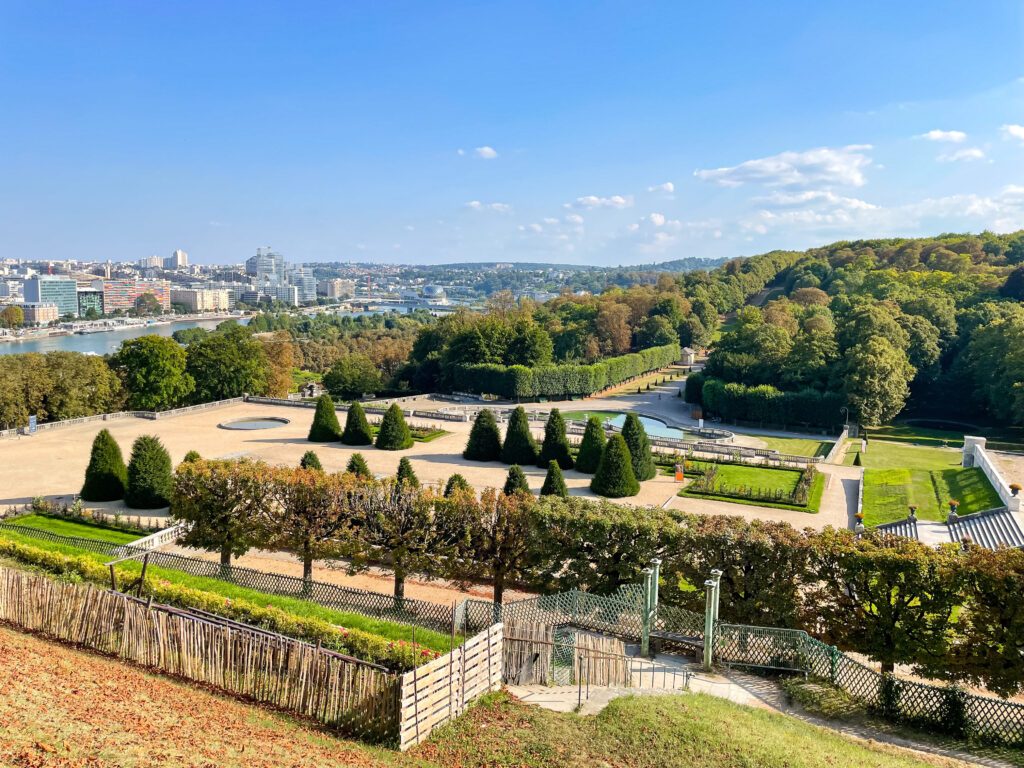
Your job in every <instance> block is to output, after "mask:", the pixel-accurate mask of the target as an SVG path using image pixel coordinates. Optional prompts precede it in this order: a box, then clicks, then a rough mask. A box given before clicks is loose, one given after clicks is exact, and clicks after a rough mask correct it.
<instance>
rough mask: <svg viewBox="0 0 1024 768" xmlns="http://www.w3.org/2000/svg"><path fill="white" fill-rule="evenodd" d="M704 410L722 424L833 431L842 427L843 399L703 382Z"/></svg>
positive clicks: (764, 386) (804, 391) (830, 394)
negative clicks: (803, 426) (751, 423)
mask: <svg viewBox="0 0 1024 768" xmlns="http://www.w3.org/2000/svg"><path fill="white" fill-rule="evenodd" d="M701 394H702V397H703V400H704V410H705V412H707V413H713V414H716V415H717V416H721V417H722V418H723V419H725V420H726V421H756V422H759V423H763V424H778V425H782V426H786V425H790V424H807V425H813V426H818V427H835V426H837V425H839V424H842V423H843V416H842V413H841V412H840V410H839V409H840V408H842V407H843V405H844V399H843V396H842V395H841V394H839V393H836V392H818V391H817V390H813V389H802V390H800V391H798V392H785V391H783V390H781V389H776V388H775V387H773V386H771V385H770V384H761V385H759V386H756V387H748V386H747V385H745V384H739V383H736V382H730V383H728V384H727V383H725V382H724V381H722V380H721V379H707V380H706V381H705V382H704V387H703V390H702V393H701Z"/></svg>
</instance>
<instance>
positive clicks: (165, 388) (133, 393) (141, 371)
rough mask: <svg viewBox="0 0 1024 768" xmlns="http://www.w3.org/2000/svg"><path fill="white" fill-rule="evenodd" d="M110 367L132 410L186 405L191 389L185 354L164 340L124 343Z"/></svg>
mask: <svg viewBox="0 0 1024 768" xmlns="http://www.w3.org/2000/svg"><path fill="white" fill-rule="evenodd" d="M110 365H111V367H112V368H113V369H114V370H115V371H116V372H117V374H118V376H120V377H121V381H122V382H124V386H125V389H126V390H127V391H128V407H129V408H131V409H132V410H137V411H163V410H167V409H170V408H175V407H177V406H179V405H181V404H182V403H184V402H186V400H187V399H188V397H189V395H191V394H192V390H193V389H194V388H195V381H194V380H193V379H192V377H191V376H190V375H189V374H188V373H187V372H186V370H185V365H186V359H185V350H184V349H182V347H181V346H180V345H179V344H177V343H176V342H175V341H174V340H173V339H169V338H167V337H166V336H156V335H149V336H140V337H138V338H136V339H127V340H126V341H124V342H123V343H122V344H121V349H119V350H118V352H117V354H116V355H114V356H113V358H111V361H110Z"/></svg>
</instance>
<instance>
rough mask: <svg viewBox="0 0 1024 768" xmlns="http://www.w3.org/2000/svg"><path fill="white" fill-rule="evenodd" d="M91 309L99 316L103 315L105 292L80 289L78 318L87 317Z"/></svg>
mask: <svg viewBox="0 0 1024 768" xmlns="http://www.w3.org/2000/svg"><path fill="white" fill-rule="evenodd" d="M90 309H92V310H95V312H96V314H97V315H102V314H103V291H100V290H96V289H95V288H79V289H78V316H79V317H85V316H86V315H87V314H88V312H89V310H90Z"/></svg>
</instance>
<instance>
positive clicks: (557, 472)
mask: <svg viewBox="0 0 1024 768" xmlns="http://www.w3.org/2000/svg"><path fill="white" fill-rule="evenodd" d="M540 495H541V496H561V497H562V498H563V499H565V498H568V497H569V489H568V488H566V487H565V478H564V477H562V468H561V467H559V466H558V462H557V461H555V460H554V459H551V461H549V462H548V473H547V475H545V476H544V485H543V486H541V489H540Z"/></svg>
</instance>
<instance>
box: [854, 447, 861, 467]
mask: <svg viewBox="0 0 1024 768" xmlns="http://www.w3.org/2000/svg"><path fill="white" fill-rule="evenodd" d="M853 466H855V467H860V466H863V462H862V461H861V460H860V451H857V452H856V453H855V454H854V455H853Z"/></svg>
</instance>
